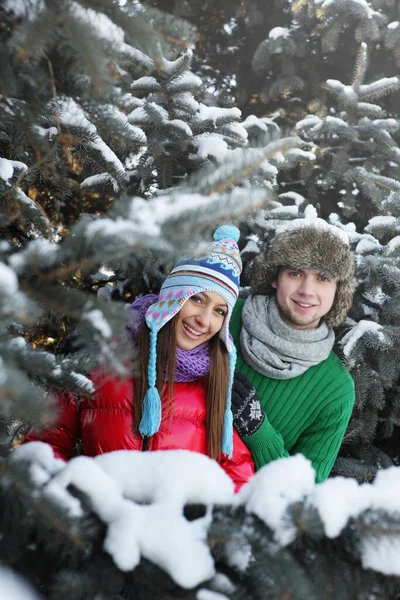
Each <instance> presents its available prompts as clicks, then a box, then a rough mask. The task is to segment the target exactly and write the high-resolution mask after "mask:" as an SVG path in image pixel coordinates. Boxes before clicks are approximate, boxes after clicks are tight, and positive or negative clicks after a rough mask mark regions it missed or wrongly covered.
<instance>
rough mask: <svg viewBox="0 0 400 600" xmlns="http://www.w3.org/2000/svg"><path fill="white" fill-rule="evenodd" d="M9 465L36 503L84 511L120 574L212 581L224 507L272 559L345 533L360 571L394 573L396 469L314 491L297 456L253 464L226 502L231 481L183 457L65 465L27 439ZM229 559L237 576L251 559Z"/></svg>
mask: <svg viewBox="0 0 400 600" xmlns="http://www.w3.org/2000/svg"><path fill="white" fill-rule="evenodd" d="M10 463H11V465H12V464H14V465H16V466H17V465H18V464H22V463H24V464H26V463H28V464H29V472H30V477H31V479H32V481H33V482H34V484H35V486H36V493H35V496H36V500H39V502H40V501H43V502H46V501H47V500H51V501H52V502H55V503H56V504H57V505H58V506H59V507H60V508H61V509H62V510H63V511H65V513H67V514H68V516H69V517H71V518H75V519H78V520H79V519H80V518H81V517H82V516H83V515H84V511H85V507H86V508H87V505H88V504H89V507H90V509H91V511H93V512H94V513H95V514H96V515H97V516H98V518H99V519H100V520H101V522H103V523H104V524H105V525H106V530H105V536H104V543H103V549H104V551H105V552H106V553H108V554H109V555H110V556H111V557H112V560H113V561H114V564H115V565H116V566H117V567H118V569H120V570H121V571H124V572H127V571H131V570H134V569H135V567H137V566H138V564H139V562H140V560H141V558H142V557H143V558H145V559H147V560H149V561H150V562H151V563H153V564H155V565H157V566H158V567H160V568H161V569H163V570H164V571H166V572H167V573H168V574H169V575H170V577H171V578H172V579H173V580H174V581H175V582H176V583H177V584H178V585H179V586H181V587H182V588H185V589H190V588H193V587H195V586H197V585H199V584H200V583H202V582H205V581H209V580H210V579H212V578H213V576H214V575H215V564H214V557H213V554H212V550H211V546H212V545H213V544H212V543H211V537H210V526H211V525H212V521H213V518H214V516H215V511H216V510H220V511H221V510H222V511H224V510H225V509H226V510H227V511H228V512H229V511H230V513H231V514H232V511H233V513H234V512H235V511H236V513H237V514H239V513H242V514H244V515H245V516H246V515H247V516H249V515H252V516H254V515H255V516H256V517H257V518H258V519H260V520H261V521H262V522H263V523H264V524H265V525H266V526H267V528H268V529H269V530H270V532H271V537H272V540H273V544H274V545H275V546H276V550H275V552H277V551H278V549H279V548H285V547H288V546H289V545H290V544H292V543H293V542H295V541H296V540H297V539H298V538H299V536H301V535H304V532H306V533H309V534H310V535H311V536H313V535H314V536H315V532H316V531H319V534H318V537H320V538H321V537H326V538H330V539H334V538H338V537H339V536H341V535H342V534H343V533H344V532H345V531H347V532H348V531H349V529H351V530H352V531H353V532H356V533H355V536H356V538H357V551H356V552H355V553H354V554H355V555H357V556H358V557H359V559H360V562H361V565H362V567H363V568H364V569H372V570H374V571H378V572H381V573H384V574H386V575H390V574H392V575H400V535H399V533H400V527H399V525H400V468H398V467H391V468H390V469H387V470H385V471H381V472H380V473H379V474H378V476H377V478H376V479H375V482H374V483H373V484H362V485H359V484H358V483H357V482H356V481H355V480H353V479H345V478H342V477H337V478H333V479H328V480H327V481H325V482H324V483H321V484H315V483H314V471H313V469H312V467H311V463H310V462H309V461H308V460H307V459H306V458H304V457H303V456H302V455H300V454H299V455H296V456H294V457H290V458H284V459H281V460H279V461H275V462H273V463H270V464H269V465H267V466H265V467H263V468H262V469H260V470H259V471H258V472H257V474H256V475H255V476H254V477H253V478H252V479H251V480H250V481H249V482H248V483H247V484H246V485H245V486H243V488H242V489H241V491H240V493H239V494H238V495H234V491H233V483H232V481H231V480H230V478H229V477H228V476H227V475H226V473H225V472H224V471H223V470H222V468H220V467H219V465H218V464H217V463H216V462H215V461H213V460H211V459H209V458H208V457H206V456H203V455H200V454H196V453H191V452H187V451H184V450H176V451H164V452H161V451H160V452H152V453H150V452H146V453H140V452H133V451H132V452H131V451H126V450H121V451H117V452H111V453H108V454H103V455H100V456H97V457H95V458H88V457H83V456H79V457H76V458H74V459H72V460H71V461H70V462H69V463H67V464H65V463H63V462H62V461H60V460H59V459H55V458H54V457H53V453H52V449H51V448H50V446H48V445H46V444H44V443H42V442H32V443H30V444H26V445H23V446H21V447H19V448H17V449H16V450H15V451H14V453H13V454H12V458H11V461H10ZM82 493H83V494H82ZM87 503H88V504H87ZM193 504H195V505H199V504H201V505H205V506H206V508H205V510H204V516H202V517H201V518H198V519H195V520H192V521H190V520H187V519H186V518H185V510H184V509H185V506H187V505H193ZM214 505H218V506H217V507H216V506H214ZM224 507H225V508H224ZM377 515H379V527H378V526H377V525H378V521H377ZM385 515H386V517H385ZM385 519H386V520H385ZM244 522H245V521H244ZM385 522H386V523H388V522H390V523H391V525H392V531H390V529H389V526H388V525H387V526H386V527H385ZM393 523H397V527H394V526H393ZM394 528H395V529H396V530H397V532H396V533H395V534H393V529H394ZM389 534H390V535H389ZM249 535H251V534H249V533H248V532H247V537H248V536H249ZM238 552H239V554H240V552H242V556H238ZM235 553H236V555H235V556H233V554H235ZM230 560H231V563H233V562H235V563H236V565H237V564H239V563H240V564H241V565H242V566H241V568H242V570H243V571H245V569H246V565H248V564H249V561H251V560H253V561H254V560H255V557H254V556H253V557H251V556H249V548H248V547H245V548H242V550H240V549H238V548H236V550H235V552H232V556H231V559H230Z"/></svg>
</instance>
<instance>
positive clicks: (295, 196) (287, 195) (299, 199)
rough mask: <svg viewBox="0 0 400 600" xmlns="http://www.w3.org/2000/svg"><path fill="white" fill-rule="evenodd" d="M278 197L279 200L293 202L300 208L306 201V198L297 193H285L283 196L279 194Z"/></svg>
mask: <svg viewBox="0 0 400 600" xmlns="http://www.w3.org/2000/svg"><path fill="white" fill-rule="evenodd" d="M278 197H279V200H293V201H294V203H295V205H296V206H300V205H301V204H303V202H304V200H305V198H304V196H302V195H301V194H298V193H297V192H284V193H283V194H279V196H278ZM287 208H288V207H287ZM297 212H298V211H297Z"/></svg>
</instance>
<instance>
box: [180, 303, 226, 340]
mask: <svg viewBox="0 0 400 600" xmlns="http://www.w3.org/2000/svg"><path fill="white" fill-rule="evenodd" d="M227 313H228V306H227V304H226V302H225V300H224V299H223V298H222V296H220V295H219V294H217V293H216V292H199V293H198V294H195V295H194V296H191V297H190V298H189V299H188V300H186V302H185V304H184V305H183V306H182V308H181V310H180V311H179V313H178V315H177V321H176V342H177V345H178V346H179V348H181V349H182V350H193V348H196V347H197V346H199V345H200V344H202V343H203V342H207V341H208V340H209V339H211V338H212V337H213V336H214V335H215V334H216V333H218V332H219V330H220V329H221V327H222V325H223V324H224V321H225V317H226V315H227Z"/></svg>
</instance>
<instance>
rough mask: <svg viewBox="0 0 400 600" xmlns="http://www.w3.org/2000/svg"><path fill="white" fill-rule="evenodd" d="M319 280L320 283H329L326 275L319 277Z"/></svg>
mask: <svg viewBox="0 0 400 600" xmlns="http://www.w3.org/2000/svg"><path fill="white" fill-rule="evenodd" d="M319 278H320V281H329V277H327V276H326V275H320V276H319Z"/></svg>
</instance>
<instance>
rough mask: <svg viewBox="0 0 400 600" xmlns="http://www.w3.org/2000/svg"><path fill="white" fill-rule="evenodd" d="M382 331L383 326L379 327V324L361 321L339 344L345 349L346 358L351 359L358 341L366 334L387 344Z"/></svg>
mask: <svg viewBox="0 0 400 600" xmlns="http://www.w3.org/2000/svg"><path fill="white" fill-rule="evenodd" d="M382 329H383V328H382V325H379V323H375V322H374V321H366V320H364V319H361V321H359V322H358V323H357V325H356V326H355V327H353V328H352V329H351V330H350V331H349V332H348V333H346V335H345V336H344V337H343V338H342V339H341V340H340V342H339V343H340V345H341V346H342V348H343V354H344V355H345V356H346V357H349V356H350V353H351V352H352V350H353V348H354V346H355V344H356V343H357V341H358V340H359V339H360V338H361V337H362V336H363V335H365V334H366V333H370V334H372V335H374V336H375V337H377V338H378V339H379V340H380V341H381V342H385V339H386V338H385V336H384V334H383V333H382Z"/></svg>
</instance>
